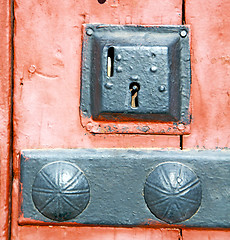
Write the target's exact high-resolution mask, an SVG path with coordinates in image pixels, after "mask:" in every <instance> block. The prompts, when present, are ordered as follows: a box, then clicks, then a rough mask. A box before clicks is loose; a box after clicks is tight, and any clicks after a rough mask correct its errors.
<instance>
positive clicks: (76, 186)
mask: <svg viewBox="0 0 230 240" xmlns="http://www.w3.org/2000/svg"><path fill="white" fill-rule="evenodd" d="M32 198H33V202H34V205H35V206H36V208H37V209H38V211H39V212H40V213H42V214H43V215H44V216H46V217H47V218H49V219H52V220H54V221H59V222H61V221H66V220H70V219H73V218H75V217H76V216H77V215H79V214H80V213H81V212H82V211H83V210H84V209H85V208H86V206H87V204H88V203H89V198H90V188H89V184H88V181H87V179H86V177H85V175H84V174H83V172H82V171H81V170H80V169H79V168H78V167H77V166H75V165H73V164H71V163H67V162H53V163H50V164H47V165H45V166H44V167H43V168H42V169H41V170H40V171H39V172H38V173H37V175H36V178H35V181H34V184H33V186H32Z"/></svg>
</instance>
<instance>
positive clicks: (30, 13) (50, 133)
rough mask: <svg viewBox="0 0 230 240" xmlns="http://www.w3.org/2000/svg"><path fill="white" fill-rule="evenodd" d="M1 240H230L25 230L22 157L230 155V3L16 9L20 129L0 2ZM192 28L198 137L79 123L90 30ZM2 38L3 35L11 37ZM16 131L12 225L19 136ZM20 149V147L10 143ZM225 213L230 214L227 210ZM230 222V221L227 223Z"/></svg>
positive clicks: (119, 1) (170, 231) (114, 0)
mask: <svg viewBox="0 0 230 240" xmlns="http://www.w3.org/2000/svg"><path fill="white" fill-rule="evenodd" d="M0 4H1V9H0V26H1V32H0V39H1V46H0V55H1V63H0V64H1V65H0V66H1V67H0V75H1V85H0V86H1V96H0V102H1V103H2V104H1V112H0V117H1V119H0V123H1V126H0V130H1V131H0V132H1V148H0V149H1V152H0V153H1V179H0V181H1V182H0V184H1V185H0V188H1V199H0V207H1V210H2V211H1V218H0V219H1V220H0V221H1V226H0V231H1V233H0V234H1V239H7V237H8V226H10V227H11V234H10V237H11V239H23V240H27V239H31V238H33V239H39V240H40V239H57V240H58V239H81V240H84V239H87V240H90V239H92V240H97V239H100V240H103V239H108V240H109V239H115V240H123V239H130V240H134V239H138V240H142V239H143V240H144V239H145V240H148V239H149V240H150V239H151V240H154V239H164V240H168V239H169V240H174V239H175V240H178V239H183V240H190V239H202V240H206V239H207V240H208V239H211V240H216V239H229V238H230V232H229V231H228V230H194V229H179V228H178V229H174V228H164V229H162V228H118V227H89V226H87V227H82V226H79V227H77V226H57V225H56V226H55V225H53V226H51V225H46V224H44V225H43V224H36V222H34V224H32V225H31V223H30V224H27V223H26V222H23V223H19V222H18V217H19V211H20V209H19V207H20V204H19V203H20V201H21V197H20V195H19V188H20V179H19V171H20V169H19V166H20V159H19V153H20V151H21V150H23V149H46V148H49V149H52V148H165V149H167V148H173V149H181V150H187V149H216V148H217V149H223V148H229V145H230V127H229V118H230V101H229V99H230V98H229V94H230V92H229V91H230V90H229V89H230V82H229V77H230V70H229V69H230V51H229V50H230V44H229V38H230V33H229V31H228V26H229V24H230V15H229V13H228V12H229V10H230V3H229V1H227V0H224V1H222V2H221V3H220V2H219V1H217V0H209V1H208V2H207V1H206V2H201V1H198V0H191V1H185V2H182V1H181V0H167V1H160V0H159V1H158V0H157V1H151V0H147V1H139V0H133V1H129V0H107V1H105V2H104V3H103V4H100V3H99V2H98V1H97V0H83V1H79V0H68V1H60V0H57V1H48V0H32V1H31V0H30V1H29V0H17V1H15V2H14V16H15V21H14V58H13V60H14V64H13V65H14V89H13V102H14V105H13V116H12V120H13V128H12V127H11V126H10V112H11V100H10V94H11V89H12V87H11V81H10V74H11V69H10V64H11V61H10V59H11V57H10V56H11V49H10V6H9V5H10V4H9V2H7V3H6V2H4V1H1V2H0ZM85 23H105V24H134V25H164V24H167V25H180V24H182V23H183V24H188V25H190V27H191V66H192V90H191V105H192V121H191V134H190V135H188V136H182V137H180V136H178V135H145V134H96V135H93V134H91V133H89V132H88V131H87V130H86V129H85V128H83V126H82V125H81V121H80V114H79V104H80V74H81V47H82V24H85ZM2 29H3V30H2ZM12 130H13V187H12V209H10V214H11V222H10V224H8V214H9V211H8V210H9V193H10V188H9V187H10V179H11V176H10V175H9V172H10V133H11V131H12ZM11 139H12V138H11ZM223 207H224V206H223ZM226 214H227V213H226Z"/></svg>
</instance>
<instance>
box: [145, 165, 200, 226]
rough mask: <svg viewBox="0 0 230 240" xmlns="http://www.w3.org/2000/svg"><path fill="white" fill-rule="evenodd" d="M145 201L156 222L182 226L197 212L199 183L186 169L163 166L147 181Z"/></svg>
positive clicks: (154, 171)
mask: <svg viewBox="0 0 230 240" xmlns="http://www.w3.org/2000/svg"><path fill="white" fill-rule="evenodd" d="M144 198H145V202H146V204H147V206H148V208H149V209H150V211H151V212H152V213H153V214H154V215H155V216H156V217H157V218H159V219H161V220H163V221H165V222H167V223H178V222H182V221H185V220H187V219H189V218H191V217H192V216H193V215H194V214H195V213H196V212H197V211H198V208H199V206H200V204H201V198H202V189H201V183H200V180H199V179H198V178H197V176H196V174H195V173H194V172H193V171H192V170H191V169H190V168H188V167H186V166H185V165H183V164H181V163H175V162H167V163H163V164H160V165H158V166H157V167H156V168H155V169H154V170H153V171H152V172H151V173H150V174H149V176H148V177H147V180H146V182H145V186H144Z"/></svg>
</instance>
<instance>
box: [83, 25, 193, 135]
mask: <svg viewBox="0 0 230 240" xmlns="http://www.w3.org/2000/svg"><path fill="white" fill-rule="evenodd" d="M85 27H86V28H85V36H84V44H83V45H84V46H83V58H82V85H81V114H82V118H84V119H85V118H91V122H92V123H95V122H99V121H102V122H103V121H105V120H106V121H107V122H108V121H111V122H114V121H117V122H118V121H119V122H126V123H125V124H126V125H127V126H128V125H129V124H130V123H129V121H138V122H148V124H147V126H148V128H151V126H150V127H149V125H151V124H154V123H159V122H163V123H169V122H170V123H174V125H176V124H183V125H188V124H189V122H190V113H189V99H190V80H191V79H190V78H191V73H190V50H189V38H188V31H189V29H188V28H187V27H185V26H155V27H144V26H114V25H86V26H85ZM84 122H85V121H84V120H83V125H84ZM165 126H166V125H165ZM167 130H168V129H167ZM118 131H119V129H118ZM134 132H135V131H134ZM165 132H166V131H165ZM169 132H170V131H169Z"/></svg>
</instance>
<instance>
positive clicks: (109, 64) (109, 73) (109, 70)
mask: <svg viewBox="0 0 230 240" xmlns="http://www.w3.org/2000/svg"><path fill="white" fill-rule="evenodd" d="M113 72H114V47H110V48H109V49H108V57H107V76H108V77H112V76H113Z"/></svg>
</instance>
